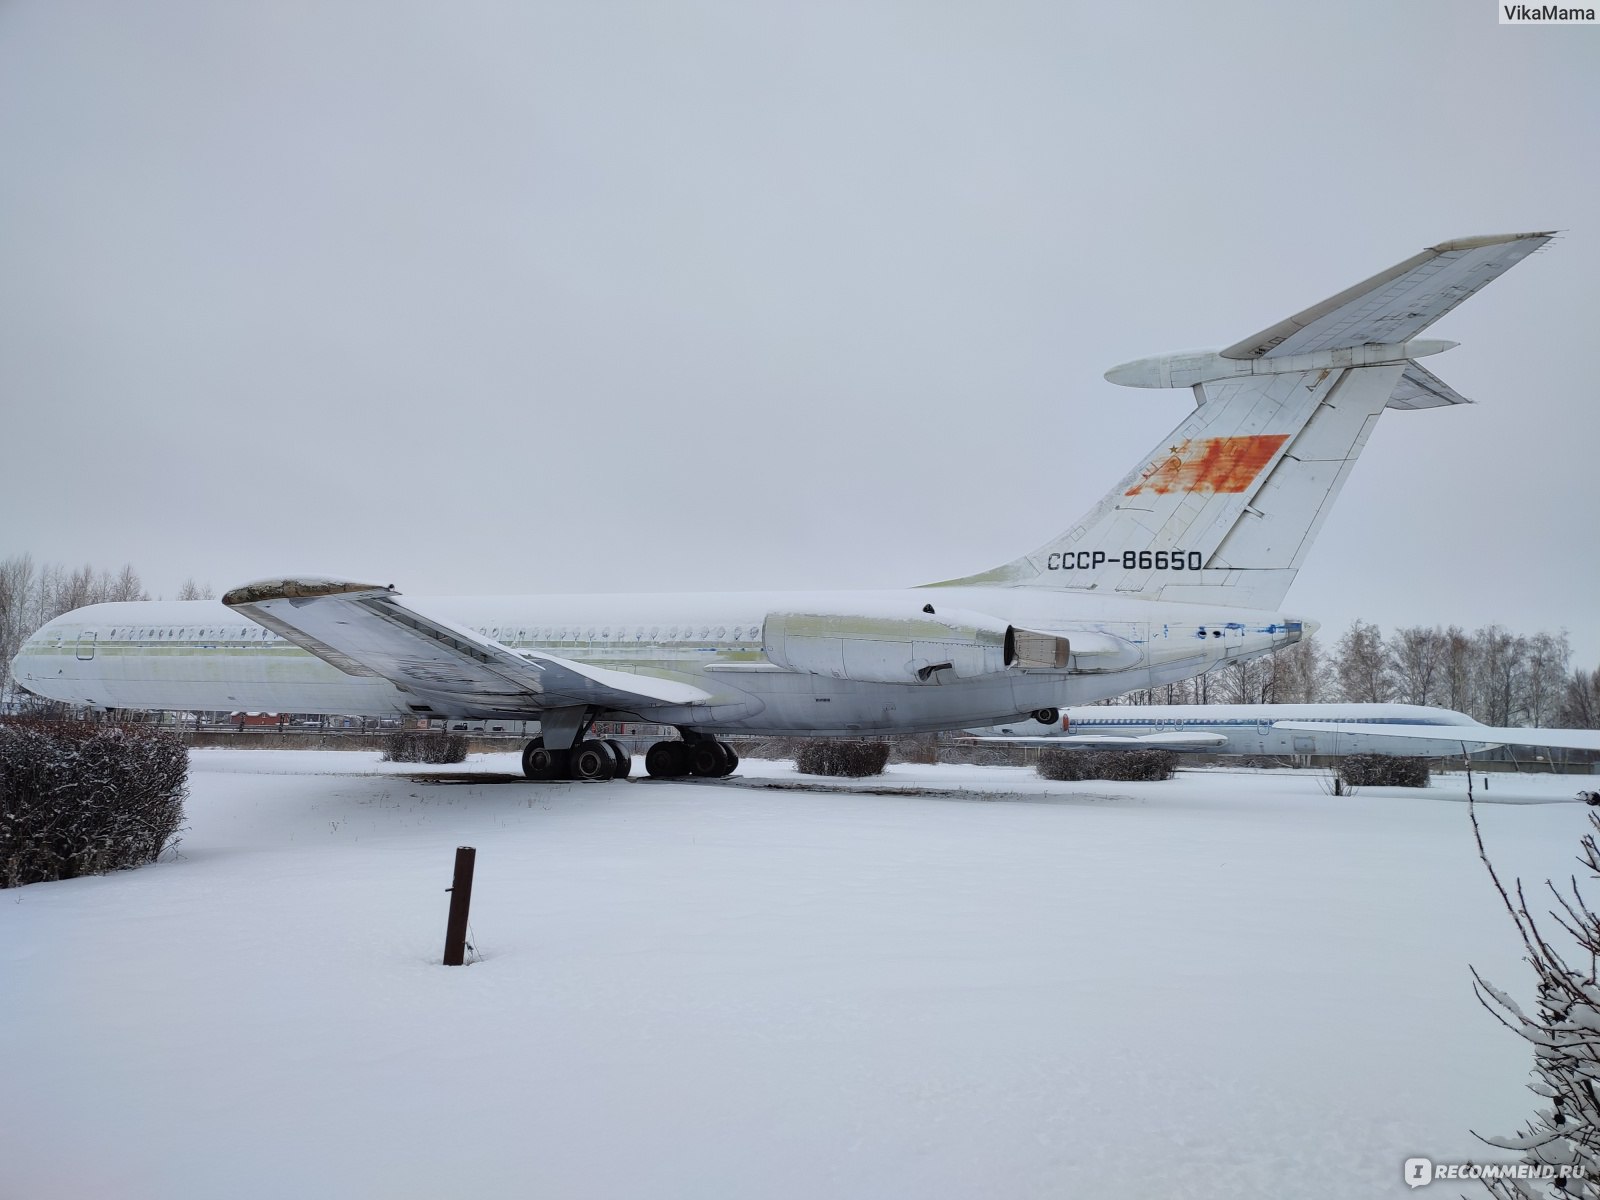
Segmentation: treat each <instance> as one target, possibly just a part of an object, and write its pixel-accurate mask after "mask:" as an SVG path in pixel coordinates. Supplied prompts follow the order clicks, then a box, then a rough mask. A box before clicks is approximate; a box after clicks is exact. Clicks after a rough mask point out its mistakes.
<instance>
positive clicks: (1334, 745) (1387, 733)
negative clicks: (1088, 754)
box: [969, 704, 1600, 758]
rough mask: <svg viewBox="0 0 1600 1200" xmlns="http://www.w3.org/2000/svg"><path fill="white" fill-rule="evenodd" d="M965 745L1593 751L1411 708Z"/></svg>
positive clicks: (1025, 730) (1179, 717) (1139, 719)
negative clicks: (1511, 747)
mask: <svg viewBox="0 0 1600 1200" xmlns="http://www.w3.org/2000/svg"><path fill="white" fill-rule="evenodd" d="M969 732H971V733H973V734H974V735H976V736H974V737H973V738H972V739H971V740H972V741H979V742H1003V743H1008V744H1012V745H1025V746H1055V747H1060V748H1062V749H1068V748H1078V747H1082V748H1095V747H1098V748H1100V749H1118V750H1137V749H1147V748H1160V749H1165V750H1194V751H1203V752H1208V753H1211V754H1283V755H1294V754H1330V755H1336V754H1362V753H1373V754H1394V755H1400V756H1405V757H1415V758H1445V757H1450V756H1456V755H1463V754H1474V753H1476V752H1478V751H1480V750H1488V749H1491V748H1493V747H1495V746H1544V747H1550V748H1564V749H1572V750H1600V729H1518V728H1514V727H1507V728H1501V727H1497V726H1492V725H1482V724H1479V723H1478V722H1477V721H1474V720H1473V719H1472V718H1471V717H1469V716H1467V715H1466V714H1465V713H1458V712H1454V711H1452V710H1451V709H1448V708H1428V707H1425V706H1423V705H1420V704H1114V705H1095V706H1093V707H1089V708H1069V709H1067V710H1066V711H1065V712H1063V713H1062V714H1061V717H1060V720H1059V722H1057V721H1051V722H1048V723H1046V722H1041V721H1038V720H1034V719H1031V718H1030V719H1029V720H1026V721H1012V722H1008V723H1004V724H1001V725H996V726H993V727H990V728H986V729H973V730H970V731H969Z"/></svg>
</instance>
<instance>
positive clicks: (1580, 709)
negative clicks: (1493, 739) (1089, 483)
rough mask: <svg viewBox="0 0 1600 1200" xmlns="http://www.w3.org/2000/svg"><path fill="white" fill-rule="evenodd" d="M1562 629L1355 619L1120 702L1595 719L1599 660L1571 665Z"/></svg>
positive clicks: (1505, 721)
mask: <svg viewBox="0 0 1600 1200" xmlns="http://www.w3.org/2000/svg"><path fill="white" fill-rule="evenodd" d="M1571 659H1572V650H1571V647H1570V646H1569V645H1568V644H1567V635H1566V633H1565V631H1563V632H1561V633H1548V632H1540V633H1535V634H1531V635H1527V634H1519V633H1513V632H1511V631H1510V630H1508V629H1506V628H1505V627H1504V626H1501V625H1485V626H1484V627H1482V628H1481V629H1475V630H1473V631H1471V632H1470V633H1469V632H1467V631H1466V630H1464V629H1462V628H1461V627H1460V626H1459V625H1449V626H1441V625H1434V626H1425V625H1412V626H1408V627H1405V628H1401V629H1396V630H1394V631H1393V632H1391V633H1390V634H1388V635H1387V636H1385V635H1384V633H1383V631H1382V630H1381V629H1380V628H1379V627H1378V626H1377V625H1374V624H1372V623H1371V622H1368V621H1361V620H1356V621H1353V622H1351V624H1350V627H1349V628H1348V629H1347V630H1345V632H1344V634H1343V635H1342V636H1341V637H1340V638H1339V639H1338V641H1337V642H1335V643H1334V645H1333V648H1332V649H1331V650H1330V649H1326V648H1325V647H1324V644H1323V643H1322V642H1321V641H1320V640H1319V639H1318V638H1317V637H1315V636H1312V637H1309V638H1305V639H1303V640H1301V641H1299V642H1297V643H1295V644H1294V645H1293V646H1289V647H1287V648H1285V649H1283V650H1279V651H1277V652H1276V653H1273V654H1270V655H1266V656H1263V657H1261V658H1255V659H1250V660H1249V661H1247V662H1236V663H1228V664H1226V665H1224V666H1222V667H1220V668H1218V669H1216V670H1213V671H1212V672H1211V673H1210V674H1207V675H1201V676H1199V677H1197V678H1195V679H1186V680H1183V681H1182V682H1180V683H1171V684H1166V685H1164V686H1162V687H1155V688H1144V689H1141V690H1139V691H1136V692H1130V693H1129V694H1128V695H1126V696H1123V697H1122V698H1121V700H1120V703H1123V704H1310V703H1316V702H1319V701H1320V702H1327V701H1344V702H1348V703H1356V704H1385V703H1394V704H1427V705H1433V706H1435V707H1438V708H1450V709H1454V710H1455V711H1457V712H1464V713H1466V714H1467V715H1468V716H1470V717H1473V718H1475V719H1476V720H1479V721H1482V722H1483V723H1484V724H1485V725H1501V726H1505V725H1513V726H1515V725H1521V726H1535V727H1557V728H1570V729H1600V670H1594V671H1585V670H1581V669H1578V670H1572V669H1569V664H1570V662H1571Z"/></svg>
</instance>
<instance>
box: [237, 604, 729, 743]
mask: <svg viewBox="0 0 1600 1200" xmlns="http://www.w3.org/2000/svg"><path fill="white" fill-rule="evenodd" d="M222 602H223V603H224V604H226V605H227V606H228V607H229V608H231V609H233V610H234V611H236V612H238V613H240V614H241V615H243V616H246V617H249V618H250V619H251V620H252V621H255V622H256V623H257V624H260V625H264V626H266V627H267V628H268V629H270V630H272V631H273V632H274V633H277V634H279V635H280V636H282V637H284V638H286V639H288V640H289V641H291V642H293V643H295V645H297V646H299V647H301V648H302V649H304V650H306V651H308V652H310V653H311V654H314V655H316V656H317V657H318V658H320V659H322V660H323V661H325V662H328V663H331V664H332V665H333V666H335V667H338V668H339V669H340V670H341V671H344V672H345V673H346V674H350V675H368V676H372V675H377V676H381V677H382V678H384V679H387V680H388V681H389V682H390V683H393V684H394V685H395V686H396V687H398V688H400V689H402V690H403V691H406V692H410V693H413V694H415V695H416V696H418V697H419V699H420V700H422V701H423V702H424V703H427V704H428V705H429V706H431V707H433V708H435V709H438V710H440V711H441V712H447V713H449V714H450V715H452V716H456V715H461V716H471V715H473V714H474V713H476V712H480V711H481V712H484V713H496V714H504V713H513V712H515V713H527V714H529V715H537V714H538V713H540V712H542V711H544V710H545V709H548V708H562V707H567V706H570V705H579V704H583V705H595V706H598V707H602V708H611V709H622V710H634V709H637V708H639V707H641V706H654V705H659V704H695V703H698V702H701V701H705V700H709V699H710V698H711V696H710V693H708V692H704V691H701V690H700V689H699V688H697V687H694V686H693V685H692V684H687V683H681V682H678V681H676V680H671V679H658V678H655V677H654V676H649V675H636V674H633V673H632V672H628V671H617V670H612V669H610V668H607V667H595V666H590V665H589V664H587V663H580V662H574V661H573V660H572V659H568V658H560V657H557V656H556V655H553V654H544V653H537V652H523V653H519V652H517V651H514V650H512V649H511V648H510V647H508V646H505V645H502V644H501V643H499V642H497V641H494V640H492V639H490V638H486V637H482V636H480V635H478V634H476V633H474V632H472V631H471V630H470V629H463V628H461V627H460V626H457V625H451V624H449V623H447V622H445V621H441V620H439V619H438V618H436V617H430V616H427V615H425V614H423V613H421V612H418V611H417V610H416V609H414V608H411V607H409V606H408V605H406V604H405V603H404V602H403V601H402V600H401V598H400V593H399V592H397V591H395V589H394V588H393V587H382V586H378V585H375V584H364V583H350V582H344V581H341V580H333V579H309V578H300V579H273V580H265V581H262V582H259V583H250V584H245V585H244V586H243V587H238V588H234V589H233V590H232V591H231V592H229V593H228V594H227V595H226V596H224V597H223V598H222Z"/></svg>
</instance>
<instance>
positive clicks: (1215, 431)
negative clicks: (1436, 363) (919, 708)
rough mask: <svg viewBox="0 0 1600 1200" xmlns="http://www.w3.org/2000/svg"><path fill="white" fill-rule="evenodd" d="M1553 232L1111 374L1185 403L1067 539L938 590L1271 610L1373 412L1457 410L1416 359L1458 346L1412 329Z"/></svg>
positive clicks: (1450, 393)
mask: <svg viewBox="0 0 1600 1200" xmlns="http://www.w3.org/2000/svg"><path fill="white" fill-rule="evenodd" d="M1552 236H1553V235H1552V234H1550V233H1515V234H1507V235H1503V236H1498V237H1476V238H1463V239H1460V240H1457V241H1452V242H1445V243H1443V244H1441V245H1438V246H1434V247H1432V248H1431V249H1428V250H1424V251H1423V252H1422V253H1421V254H1418V255H1416V256H1415V257H1413V258H1409V259H1407V260H1406V261H1405V262H1402V263H1400V264H1398V265H1396V266H1394V267H1391V268H1390V269H1389V270H1387V271H1384V272H1382V273H1380V274H1378V275H1375V276H1373V277H1372V278H1371V279H1368V280H1367V281H1366V282H1364V283H1359V284H1357V285H1356V286H1354V287H1352V288H1349V289H1348V290H1346V291H1343V292H1340V293H1339V294H1338V295H1337V296H1333V297H1331V298H1330V299H1328V300H1324V301H1323V302H1322V303H1321V304H1317V305H1314V306H1312V307H1311V308H1308V309H1306V310H1305V311H1304V312H1301V313H1297V314H1295V315H1294V316H1292V317H1290V318H1288V319H1287V320H1285V321H1281V322H1279V323H1278V324H1276V325H1274V326H1272V327H1271V328H1270V329H1265V330H1262V331H1261V332H1260V333H1258V334H1256V335H1254V336H1253V337H1249V338H1246V339H1245V340H1243V341H1241V342H1238V343H1237V344H1235V345H1232V346H1229V347H1227V348H1226V349H1224V350H1220V351H1203V352H1199V353H1186V354H1167V355H1161V356H1158V357H1156V358H1144V359H1139V360H1137V361H1135V362H1130V363H1124V364H1123V365H1122V366H1119V367H1114V368H1113V369H1111V370H1110V371H1108V372H1106V378H1107V379H1109V380H1110V381H1111V382H1113V383H1120V384H1125V385H1127V386H1129V387H1188V388H1193V389H1194V395H1195V401H1196V408H1195V410H1194V411H1193V412H1192V413H1190V414H1189V415H1188V417H1186V418H1185V419H1184V421H1183V422H1182V423H1181V424H1180V425H1179V426H1178V427H1177V428H1176V429H1174V430H1173V431H1172V432H1171V433H1170V434H1168V435H1167V436H1166V437H1164V438H1163V439H1162V440H1161V442H1160V443H1159V444H1158V445H1157V446H1156V447H1155V448H1154V449H1152V450H1151V451H1150V452H1149V453H1148V454H1147V455H1146V456H1145V457H1143V458H1142V459H1140V460H1139V462H1138V463H1136V464H1135V465H1134V467H1133V469H1132V470H1130V471H1129V472H1128V474H1127V475H1126V476H1124V477H1123V479H1122V480H1121V481H1120V482H1119V483H1118V484H1117V485H1116V487H1114V488H1112V489H1111V491H1109V492H1108V493H1106V495H1105V497H1104V498H1103V499H1102V500H1101V501H1100V502H1099V503H1098V504H1097V505H1095V506H1094V508H1093V509H1091V510H1090V511H1089V512H1088V513H1087V514H1086V515H1084V516H1083V517H1082V518H1081V519H1080V520H1078V521H1077V522H1076V523H1074V524H1073V525H1072V527H1071V528H1069V529H1068V530H1066V532H1064V533H1062V534H1061V535H1060V536H1058V537H1056V538H1054V539H1053V540H1051V541H1050V542H1047V543H1046V544H1045V545H1043V546H1040V547H1039V548H1038V549H1037V550H1035V551H1034V552H1033V553H1031V554H1029V555H1026V556H1025V557H1023V558H1019V559H1016V560H1014V561H1013V562H1009V563H1006V564H1005V565H1004V566H1001V567H997V568H995V569H994V570H992V571H986V572H984V573H982V574H980V575H973V576H968V577H966V578H964V579H953V580H948V581H946V583H945V584H942V585H933V586H947V585H948V586H953V585H991V586H993V585H999V586H1013V587H1043V588H1065V589H1072V590H1080V591H1092V592H1097V593H1101V594H1114V595H1122V596H1139V597H1144V598H1147V599H1160V600H1172V601H1192V602H1197V603H1214V604H1227V605H1229V606H1233V607H1242V608H1258V609H1276V608H1278V607H1279V606H1280V604H1281V603H1282V600H1283V597H1284V594H1285V593H1286V592H1287V591H1288V590H1289V585H1290V584H1291V583H1292V582H1293V581H1294V577H1295V574H1296V572H1297V571H1299V569H1300V565H1301V564H1302V563H1303V562H1304V561H1305V557H1306V553H1307V552H1308V551H1309V550H1310V549H1311V543H1312V541H1313V540H1314V539H1315V538H1316V536H1317V531H1318V530H1319V529H1320V528H1321V527H1322V523H1323V521H1324V520H1325V519H1326V518H1327V515H1328V512H1329V510H1330V509H1331V508H1332V507H1333V502H1334V499H1335V498H1336V497H1337V496H1338V494H1339V489H1340V488H1341V487H1342V486H1343V485H1344V481H1345V478H1346V477H1347V476H1348V475H1349V474H1350V468H1351V467H1352V466H1354V465H1355V461H1356V458H1357V457H1358V456H1359V455H1360V454H1361V451H1362V448H1363V447H1364V446H1365V445H1366V442H1367V438H1368V437H1369V436H1371V433H1372V428H1373V426H1374V425H1375V424H1376V423H1377V420H1378V417H1379V416H1380V415H1381V414H1382V413H1383V410H1384V409H1385V408H1402V409H1416V408H1437V407H1441V406H1445V405H1454V404H1465V403H1468V401H1467V400H1466V398H1465V397H1463V396H1461V395H1459V394H1457V393H1456V392H1455V391H1454V390H1453V389H1452V388H1451V387H1450V386H1449V385H1448V384H1446V383H1444V382H1443V381H1442V380H1440V379H1439V378H1438V377H1437V376H1435V375H1434V374H1433V373H1432V372H1431V371H1429V370H1428V369H1427V368H1426V367H1424V366H1422V365H1421V364H1420V363H1419V362H1418V361H1417V360H1418V359H1420V358H1424V357H1427V356H1428V355H1432V354H1438V353H1440V352H1441V351H1444V350H1448V349H1450V348H1452V347H1453V346H1454V345H1456V343H1454V342H1446V341H1438V340H1435V339H1423V338H1418V337H1417V335H1418V334H1419V333H1421V332H1422V331H1423V330H1424V329H1426V328H1427V327H1428V326H1430V325H1432V324H1433V323H1434V322H1435V321H1436V320H1438V319H1439V318H1440V317H1442V316H1444V315H1445V314H1446V313H1447V312H1449V311H1450V310H1451V309H1453V308H1454V307H1455V306H1456V305H1458V304H1460V303H1461V302H1462V301H1463V300H1465V299H1466V298H1467V297H1468V296H1470V295H1472V293H1473V292H1475V291H1477V290H1478V289H1479V288H1481V287H1483V286H1484V284H1486V283H1488V282H1489V281H1490V280H1492V279H1494V278H1496V277H1497V276H1499V275H1500V274H1502V273H1503V272H1504V271H1506V270H1508V269H1509V268H1510V267H1512V266H1514V265H1515V264H1516V263H1518V262H1520V261H1521V260H1522V259H1524V258H1526V257H1527V256H1528V255H1529V254H1531V253H1533V252H1534V251H1535V250H1537V249H1538V248H1539V247H1540V246H1542V245H1544V243H1545V242H1547V241H1549V240H1550V238H1551V237H1552Z"/></svg>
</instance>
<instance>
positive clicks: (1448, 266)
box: [1222, 232, 1555, 358]
mask: <svg viewBox="0 0 1600 1200" xmlns="http://www.w3.org/2000/svg"><path fill="white" fill-rule="evenodd" d="M1554 236H1555V235H1554V234H1553V233H1548V232H1547V233H1508V234H1498V235H1494V236H1490V237H1471V238H1458V239H1457V240H1455V241H1451V242H1441V243H1440V244H1439V245H1437V246H1432V247H1430V248H1428V249H1427V250H1424V251H1423V252H1422V253H1421V254H1417V255H1414V256H1413V257H1411V258H1408V259H1406V260H1405V262H1402V263H1397V264H1396V265H1394V266H1392V267H1390V268H1389V269H1388V270H1387V271H1380V272H1379V273H1378V274H1376V275H1374V276H1373V277H1372V278H1371V279H1367V280H1364V281H1363V282H1361V283H1358V284H1356V285H1355V286H1354V287H1352V288H1346V289H1345V290H1344V291H1342V292H1340V293H1339V294H1338V295H1337V296H1330V297H1329V298H1328V299H1326V300H1324V301H1323V302H1322V303H1321V304H1313V305H1312V306H1311V307H1310V308H1308V309H1306V310H1304V311H1303V312H1298V313H1295V315H1294V316H1292V317H1288V318H1286V319H1285V320H1282V321H1279V322H1278V323H1277V324H1276V325H1272V326H1269V327H1268V328H1266V329H1263V330H1262V331H1261V332H1260V333H1257V334H1253V335H1251V336H1250V337H1247V338H1245V339H1244V341H1242V342H1236V343H1234V344H1233V345H1232V346H1229V347H1228V348H1227V349H1226V350H1223V351H1222V357H1224V358H1285V357H1288V356H1289V355H1292V354H1306V353H1310V352H1312V351H1317V350H1332V349H1335V348H1337V347H1343V346H1363V345H1367V344H1368V343H1394V342H1406V341H1410V340H1411V339H1412V338H1414V337H1416V336H1417V334H1419V333H1421V332H1422V331H1423V330H1424V329H1426V328H1427V327H1428V326H1430V325H1432V324H1433V323H1434V322H1435V321H1437V320H1438V319H1439V318H1440V317H1442V316H1444V315H1445V314H1446V313H1447V312H1449V311H1450V310H1451V309H1453V308H1454V307H1455V306H1456V305H1458V304H1460V303H1461V302H1462V301H1463V300H1465V299H1466V298H1467V297H1468V296H1470V295H1472V293H1473V292H1475V291H1477V290H1478V289H1479V288H1481V287H1483V285H1484V284H1486V283H1489V282H1490V281H1491V280H1494V279H1496V278H1498V277H1499V276H1500V275H1502V274H1504V273H1505V272H1506V271H1508V270H1510V269H1511V268H1512V267H1514V266H1516V265H1517V263H1519V262H1521V261H1522V260H1523V259H1524V258H1526V257H1528V255H1530V254H1532V253H1533V252H1534V251H1535V250H1537V249H1538V248H1539V247H1540V246H1542V245H1544V244H1545V243H1546V242H1548V241H1549V240H1550V239H1551V238H1552V237H1554Z"/></svg>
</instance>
